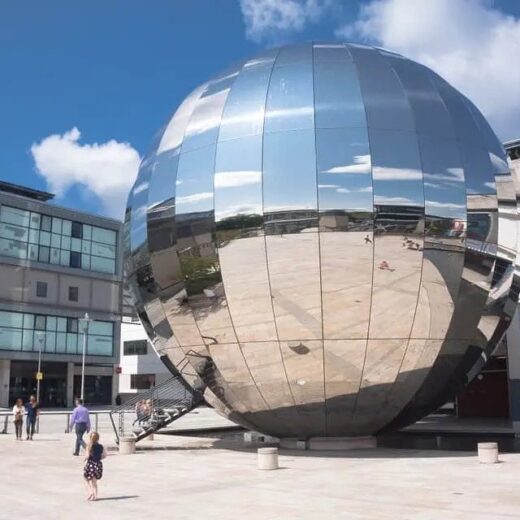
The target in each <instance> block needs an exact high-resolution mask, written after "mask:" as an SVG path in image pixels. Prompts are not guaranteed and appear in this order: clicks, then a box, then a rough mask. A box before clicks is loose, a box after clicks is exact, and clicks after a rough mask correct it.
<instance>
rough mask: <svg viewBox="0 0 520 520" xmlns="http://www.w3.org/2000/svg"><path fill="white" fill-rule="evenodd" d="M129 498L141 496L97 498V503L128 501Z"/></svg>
mask: <svg viewBox="0 0 520 520" xmlns="http://www.w3.org/2000/svg"><path fill="white" fill-rule="evenodd" d="M129 498H139V495H122V496H120V497H103V498H97V499H96V502H103V501H105V500H127V499H129Z"/></svg>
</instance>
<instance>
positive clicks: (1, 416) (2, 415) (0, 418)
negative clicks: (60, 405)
mask: <svg viewBox="0 0 520 520" xmlns="http://www.w3.org/2000/svg"><path fill="white" fill-rule="evenodd" d="M72 413H73V410H70V411H69V410H49V411H44V412H42V413H40V415H38V417H37V419H36V428H35V430H36V433H39V431H40V421H42V420H45V418H46V417H55V416H59V415H63V416H64V417H65V428H64V430H63V431H64V433H70V431H71V430H70V428H69V425H70V418H71V415H72ZM110 413H111V411H110V410H108V409H107V410H102V411H92V410H89V415H90V417H91V419H92V420H91V422H92V429H93V431H98V430H99V416H100V415H109V414H110ZM12 422H13V412H12V411H10V410H5V411H0V427H1V429H0V435H1V434H7V433H9V424H11V423H12ZM13 429H14V427H13Z"/></svg>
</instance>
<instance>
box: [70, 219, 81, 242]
mask: <svg viewBox="0 0 520 520" xmlns="http://www.w3.org/2000/svg"><path fill="white" fill-rule="evenodd" d="M70 234H71V235H72V236H73V237H74V238H83V224H82V223H81V222H73V223H72V228H71V233H70Z"/></svg>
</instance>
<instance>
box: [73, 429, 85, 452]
mask: <svg viewBox="0 0 520 520" xmlns="http://www.w3.org/2000/svg"><path fill="white" fill-rule="evenodd" d="M75 430H76V449H75V450H74V453H75V454H76V455H79V447H80V446H83V449H85V448H86V447H87V445H86V444H85V441H84V440H83V435H85V432H86V431H87V425H86V424H85V423H76V428H75Z"/></svg>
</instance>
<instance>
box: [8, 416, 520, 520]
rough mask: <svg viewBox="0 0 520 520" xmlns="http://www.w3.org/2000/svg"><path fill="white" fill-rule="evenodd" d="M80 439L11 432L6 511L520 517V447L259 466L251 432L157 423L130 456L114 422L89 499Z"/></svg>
mask: <svg viewBox="0 0 520 520" xmlns="http://www.w3.org/2000/svg"><path fill="white" fill-rule="evenodd" d="M190 420H191V421H192V422H194V421H195V419H194V418H193V417H192V418H191V419H190ZM208 420H209V416H208V417H206V418H205V419H204V421H208ZM210 422H211V421H210ZM73 440H74V439H73V436H72V435H67V434H64V433H59V432H56V433H41V434H40V435H38V436H37V437H36V438H35V440H34V441H33V442H28V441H22V442H17V441H15V439H14V435H0V460H1V461H2V471H3V475H2V479H1V485H0V489H1V495H2V503H1V505H0V519H2V520H8V519H12V518H24V520H31V519H38V520H42V519H43V520H46V519H58V518H60V519H74V520H81V519H83V518H85V519H86V518H89V519H92V518H95V520H103V519H111V520H115V519H125V520H126V519H128V520H132V519H140V520H142V519H143V518H175V519H176V520H178V519H188V518H189V519H199V518H200V519H202V518H205V519H206V518H207V519H219V520H222V519H227V518H248V519H262V520H263V519H293V518H294V519H307V518H309V519H320V520H321V519H329V518H330V519H333V518H354V519H355V518H363V519H372V518H373V519H381V518H389V519H390V518H391V519H398V518H399V519H407V518H413V519H436V518H442V519H466V518H471V519H490V518H493V519H500V518H520V491H519V487H518V482H520V454H503V455H501V463H500V464H496V465H481V464H479V463H478V461H477V458H476V454H475V453H469V452H446V451H419V450H390V449H373V450H355V451H350V452H344V453H336V452H320V453H317V452H299V451H281V452H280V466H281V469H279V470H276V471H259V470H258V469H257V468H256V452H255V449H254V448H250V447H246V446H245V445H244V444H243V442H242V434H241V433H240V432H219V433H206V434H204V433H200V434H197V436H187V435H184V436H179V435H175V436H174V435H155V439H154V440H145V441H142V442H141V443H140V444H139V445H138V446H139V450H138V453H136V454H135V455H126V456H125V455H119V454H118V453H117V452H116V451H115V444H114V442H113V435H111V434H110V432H109V430H106V431H105V432H104V433H103V436H102V439H101V442H103V443H105V444H106V445H107V446H108V447H109V456H108V457H107V459H106V460H105V473H104V477H103V480H102V481H101V483H100V494H99V500H98V502H95V503H89V502H87V501H86V500H85V491H84V488H83V482H82V466H83V460H82V458H80V457H73V456H72V455H71V452H72V444H73Z"/></svg>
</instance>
